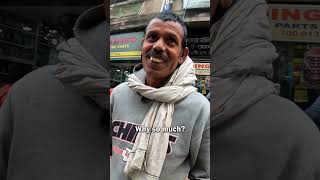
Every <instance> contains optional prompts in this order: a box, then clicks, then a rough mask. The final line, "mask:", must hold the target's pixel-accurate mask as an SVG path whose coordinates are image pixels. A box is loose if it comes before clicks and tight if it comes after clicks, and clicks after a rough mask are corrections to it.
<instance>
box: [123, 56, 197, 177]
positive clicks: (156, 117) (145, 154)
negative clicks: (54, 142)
mask: <svg viewBox="0 0 320 180" xmlns="http://www.w3.org/2000/svg"><path fill="white" fill-rule="evenodd" d="M196 79H197V78H196V76H195V70H194V68H193V62H192V60H191V59H190V58H189V57H187V59H186V60H185V62H184V63H183V64H182V65H181V66H180V67H179V68H177V69H176V70H175V72H174V73H173V75H172V76H171V78H170V80H169V82H168V83H167V84H166V85H165V86H163V87H161V88H158V89H157V88H153V87H150V86H147V85H145V84H144V82H141V81H140V80H139V79H138V78H137V77H136V76H135V75H134V74H131V75H130V76H129V79H128V87H129V88H131V89H132V90H134V91H136V92H138V93H139V94H140V95H141V96H144V97H146V98H148V99H151V100H154V102H153V104H152V106H151V108H150V109H149V111H148V113H147V115H146V117H145V118H144V120H143V122H142V124H141V126H142V127H148V128H150V129H151V128H158V129H159V128H160V132H153V133H152V132H151V133H148V134H147V133H142V132H141V133H139V134H138V136H137V138H136V141H135V144H134V146H133V149H132V151H131V152H130V155H129V158H128V161H127V164H126V166H125V169H124V172H125V173H126V174H127V175H128V176H129V177H130V178H131V179H132V180H142V179H143V180H157V179H159V177H160V173H161V170H162V166H163V163H164V160H165V157H166V152H167V144H168V141H169V132H164V131H161V129H162V128H168V127H171V124H172V118H173V113H174V105H175V103H176V102H178V101H180V100H182V99H183V98H185V97H187V96H188V95H189V94H191V93H193V92H196V88H195V87H193V86H192V84H193V83H194V82H195V81H196Z"/></svg>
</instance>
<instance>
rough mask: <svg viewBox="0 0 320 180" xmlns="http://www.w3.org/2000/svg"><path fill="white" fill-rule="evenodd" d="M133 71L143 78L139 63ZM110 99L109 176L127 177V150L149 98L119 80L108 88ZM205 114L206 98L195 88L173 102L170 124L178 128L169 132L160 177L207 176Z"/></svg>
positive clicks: (176, 179) (165, 179) (114, 178)
mask: <svg viewBox="0 0 320 180" xmlns="http://www.w3.org/2000/svg"><path fill="white" fill-rule="evenodd" d="M134 74H135V75H136V76H137V77H138V78H139V79H140V80H141V82H145V76H146V74H145V71H144V70H143V68H142V64H140V65H137V66H136V67H135V69H134ZM110 102H111V107H110V111H111V115H112V125H113V128H112V136H113V142H112V145H113V146H112V152H113V155H112V158H111V162H110V166H111V168H110V172H111V173H110V175H111V176H110V177H111V180H128V179H129V178H128V177H126V175H125V174H124V167H125V164H126V160H127V158H128V152H129V151H130V150H131V149H132V147H133V144H134V142H135V138H136V135H137V127H138V125H140V124H141V123H142V121H143V119H144V117H145V116H146V114H147V112H148V110H149V108H150V107H151V105H152V101H151V100H149V99H146V98H144V97H142V96H141V95H139V94H138V93H136V92H135V91H133V90H131V89H130V88H129V87H128V86H127V85H126V83H122V84H120V85H118V86H117V87H116V88H115V89H114V90H113V91H112V95H111V99H110ZM209 114H210V106H209V102H208V100H207V99H206V98H205V97H204V96H203V95H202V94H200V93H197V92H194V93H192V94H190V95H189V96H187V97H186V98H185V99H183V100H181V101H180V102H178V103H177V104H175V111H174V114H173V121H172V127H178V128H177V129H176V130H177V131H179V130H180V132H171V133H170V136H169V144H168V149H167V156H166V159H165V162H164V165H163V168H162V172H161V175H160V180H169V179H174V180H185V178H186V177H189V179H210V128H209V124H208V123H209ZM179 128H180V129H179Z"/></svg>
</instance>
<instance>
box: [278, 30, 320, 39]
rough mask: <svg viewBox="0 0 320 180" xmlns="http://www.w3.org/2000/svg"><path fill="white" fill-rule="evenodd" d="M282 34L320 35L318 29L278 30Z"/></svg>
mask: <svg viewBox="0 0 320 180" xmlns="http://www.w3.org/2000/svg"><path fill="white" fill-rule="evenodd" d="M280 31H281V35H282V36H293V37H295V36H300V37H315V38H317V37H320V31H297V30H280Z"/></svg>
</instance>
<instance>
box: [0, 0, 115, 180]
mask: <svg viewBox="0 0 320 180" xmlns="http://www.w3.org/2000/svg"><path fill="white" fill-rule="evenodd" d="M106 3H107V4H109V2H106ZM106 7H107V8H104V6H103V5H100V6H97V7H93V8H91V9H89V10H87V11H86V12H84V13H83V14H82V15H81V16H80V17H79V18H78V20H77V22H76V24H75V26H74V37H75V38H72V39H69V40H68V41H66V42H63V43H61V44H60V45H59V46H58V48H57V50H58V51H59V55H58V58H59V61H60V63H59V64H58V65H51V66H45V67H42V68H39V69H37V70H35V71H33V72H31V73H29V74H27V75H26V76H24V77H23V78H22V79H20V80H19V81H17V82H16V83H15V84H14V85H13V86H12V87H11V89H10V91H9V93H8V96H7V98H6V100H5V102H4V104H3V105H2V107H1V108H0V179H1V180H26V179H30V180H31V179H32V180H49V179H59V180H88V179H94V180H106V179H108V178H109V175H108V173H107V172H108V169H109V166H108V159H109V158H108V157H109V153H108V149H109V148H110V138H109V137H110V136H109V132H110V131H109V119H110V117H109V98H108V93H107V92H108V82H109V74H108V72H109V71H108V70H107V61H106V57H107V54H108V50H107V48H106V42H109V40H108V38H109V36H108V31H109V29H108V27H109V25H108V23H107V21H106V14H105V10H106V11H109V6H106Z"/></svg>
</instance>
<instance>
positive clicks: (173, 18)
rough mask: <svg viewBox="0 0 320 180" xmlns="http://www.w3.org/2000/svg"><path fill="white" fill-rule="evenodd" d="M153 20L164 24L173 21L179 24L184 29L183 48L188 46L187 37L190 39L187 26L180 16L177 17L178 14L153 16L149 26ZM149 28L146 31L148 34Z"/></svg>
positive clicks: (169, 13)
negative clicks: (158, 20)
mask: <svg viewBox="0 0 320 180" xmlns="http://www.w3.org/2000/svg"><path fill="white" fill-rule="evenodd" d="M153 19H160V20H162V21H164V22H166V21H173V22H177V23H179V24H180V25H181V27H182V29H183V39H182V48H185V47H186V46H187V37H188V32H187V26H186V25H185V23H184V22H183V20H182V19H181V18H180V17H179V16H177V15H176V14H174V13H172V12H162V13H160V14H157V15H155V16H153V17H152V18H151V19H150V21H149V22H148V25H149V24H150V22H151V21H152V20H153ZM148 25H147V27H148ZM147 27H146V29H145V31H146V32H147Z"/></svg>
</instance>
